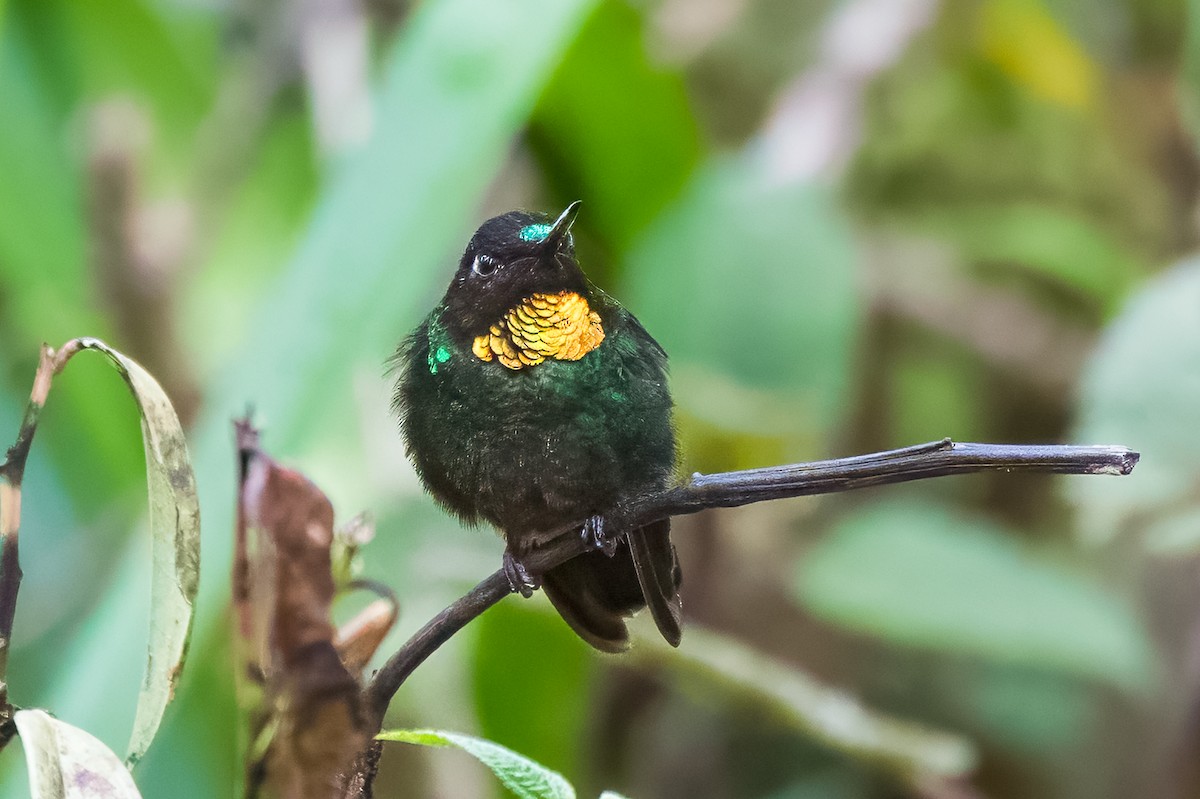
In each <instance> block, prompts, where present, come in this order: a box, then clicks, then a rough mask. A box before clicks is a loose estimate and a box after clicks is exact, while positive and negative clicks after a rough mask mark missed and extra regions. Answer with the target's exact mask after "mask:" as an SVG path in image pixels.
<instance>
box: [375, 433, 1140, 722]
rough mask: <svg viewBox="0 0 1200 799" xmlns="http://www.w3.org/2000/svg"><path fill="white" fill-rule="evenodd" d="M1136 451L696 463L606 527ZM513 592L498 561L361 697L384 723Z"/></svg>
mask: <svg viewBox="0 0 1200 799" xmlns="http://www.w3.org/2000/svg"><path fill="white" fill-rule="evenodd" d="M1138 457H1139V455H1138V453H1136V452H1133V451H1131V450H1129V449H1127V448H1125V447H1116V446H1101V447H1085V446H1056V445H1041V446H1035V445H1022V444H956V443H954V442H952V441H951V440H950V439H949V438H946V439H942V440H941V441H933V442H930V443H928V444H920V445H917V446H915V447H906V448H904V449H896V450H889V451H887V452H877V453H873V454H870V455H858V456H856V457H852V458H837V459H834V460H826V461H813V462H811V463H798V464H791V465H788V466H774V467H770V468H766V469H747V470H745V471H738V472H722V473H720V474H711V475H704V474H699V473H697V474H694V475H692V478H691V480H690V481H689V482H687V483H686V484H684V485H682V486H676V487H672V488H667V489H665V490H663V491H658V492H655V493H653V494H647V495H645V496H641V497H637V498H636V499H634V500H633V501H631V502H629V503H627V504H625V505H623V506H620V507H618V508H616V509H615V511H614V512H613V513H611V514H609V515H607V516H606V517H605V520H606V522H607V525H608V529H609V530H610V531H614V530H615V531H616V532H617V533H618V534H619V533H620V532H621V531H624V530H630V529H634V528H636V527H640V526H642V525H644V524H649V523H650V522H653V521H657V520H659V519H665V518H667V517H670V516H682V515H686V514H691V513H698V512H699V511H702V510H706V509H708V508H733V507H738V506H741V505H749V504H751V503H754V502H763V501H765V500H769V499H786V498H788V497H802V496H810V495H813V494H830V493H835V492H839V491H850V490H852V489H858V488H867V487H870V486H878V485H887V484H889V483H903V482H907V481H909V480H923V479H926V478H930V477H944V476H946V475H953V474H968V473H971V472H982V471H994V470H1001V471H1006V472H1010V471H1026V472H1045V473H1053V474H1112V475H1125V474H1129V473H1130V472H1131V471H1133V467H1134V466H1135V465H1136V464H1137V462H1138ZM576 526H577V525H574V526H573V527H576ZM573 527H571V528H567V529H564V530H563V531H562V532H563V533H564V535H562V536H560V537H559V538H557V539H556V540H555V541H554V543H552V544H551V545H549V546H547V547H544V548H542V549H539V550H535V551H533V552H531V553H530V554H529V555H528V556H526V557H525V558H524V560H523V563H524V565H525V567H526V568H527V569H528V570H529V571H530V572H532V573H534V574H542V573H545V572H546V571H548V570H550V569H552V568H554V567H555V566H558V565H559V564H561V563H564V562H566V561H568V560H570V559H571V558H573V557H575V556H577V555H581V554H583V553H584V552H585V551H586V550H587V548H588V546H587V544H586V543H585V542H584V541H583V539H582V538H581V537H580V536H575V535H565V533H569V532H570V531H571V530H572V529H573ZM509 593H511V587H510V585H509V583H508V580H507V579H506V578H505V576H504V573H503V571H500V570H498V571H496V572H495V573H494V574H492V575H491V576H489V577H488V578H487V579H485V580H484V581H483V582H481V583H479V585H477V586H475V588H473V589H471V591H470V592H469V593H468V594H467V595H466V596H464V597H462V598H461V599H459V600H458V601H456V602H454V603H453V604H452V605H450V607H448V608H446V609H445V610H443V611H442V612H441V613H439V614H438V615H437V616H435V617H434V618H433V619H432V620H430V621H429V623H427V624H426V625H425V626H424V627H422V628H421V629H420V630H418V631H417V633H416V635H414V636H413V637H412V638H410V639H409V640H408V641H407V642H406V643H405V644H404V645H403V646H402V647H401V648H400V650H399V651H398V652H396V653H395V654H394V655H392V657H391V658H390V659H389V660H388V661H387V663H386V664H384V666H383V667H382V668H381V669H380V670H379V672H378V673H376V675H375V677H374V678H373V679H372V680H371V682H370V683H369V684H368V685H367V687H366V688H365V689H364V703H363V704H364V707H365V708H366V710H367V712H368V713H369V714H370V715H371V718H372V720H373V723H374V724H375V725H376V726H378V725H380V724H382V721H383V714H384V712H385V711H386V710H387V706H388V704H389V703H390V702H391V699H392V697H393V696H394V695H395V694H396V691H398V690H399V689H400V686H401V685H403V684H404V681H405V680H406V679H407V678H408V676H409V675H410V674H412V672H413V670H414V669H415V668H416V667H417V666H419V665H420V664H421V663H423V662H424V661H425V659H426V658H428V657H429V656H430V655H431V654H433V652H434V651H436V650H437V648H438V647H440V646H441V645H442V644H444V643H445V642H446V641H447V640H449V639H450V638H451V637H452V636H453V635H454V634H455V633H457V632H458V631H459V630H461V629H462V628H463V627H465V626H466V625H467V624H468V623H469V622H470V621H471V620H472V619H474V618H475V617H476V616H479V615H480V614H482V613H483V612H484V611H485V610H487V609H488V608H490V607H491V606H492V605H494V604H496V603H497V602H499V601H500V600H501V599H503V598H504V597H506V596H508V594H509Z"/></svg>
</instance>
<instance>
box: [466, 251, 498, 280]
mask: <svg viewBox="0 0 1200 799" xmlns="http://www.w3.org/2000/svg"><path fill="white" fill-rule="evenodd" d="M471 271H472V272H474V273H475V274H477V275H479V276H480V277H491V276H492V275H493V274H495V273H496V262H495V261H494V260H492V259H491V258H488V257H487V256H486V255H476V256H475V262H474V263H472V264H471Z"/></svg>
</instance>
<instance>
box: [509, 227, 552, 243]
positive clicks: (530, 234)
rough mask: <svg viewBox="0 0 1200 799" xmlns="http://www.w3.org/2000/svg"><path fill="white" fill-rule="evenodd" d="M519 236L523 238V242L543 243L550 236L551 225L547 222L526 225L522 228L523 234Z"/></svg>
mask: <svg viewBox="0 0 1200 799" xmlns="http://www.w3.org/2000/svg"><path fill="white" fill-rule="evenodd" d="M517 235H519V236H520V237H521V241H541V240H542V239H544V238H546V237H547V236H549V235H550V225H547V224H546V223H545V222H538V223H537V224H534V225H526V226H525V227H523V228H521V232H520V233H518V234H517Z"/></svg>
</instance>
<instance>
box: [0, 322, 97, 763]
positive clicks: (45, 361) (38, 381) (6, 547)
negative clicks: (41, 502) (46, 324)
mask: <svg viewBox="0 0 1200 799" xmlns="http://www.w3.org/2000/svg"><path fill="white" fill-rule="evenodd" d="M86 341H87V340H85V339H72V340H71V341H68V342H67V343H66V344H64V345H63V346H61V347H59V348H58V349H57V350H54V349H51V348H50V347H47V346H45V345H43V346H42V351H41V355H40V356H39V358H38V368H37V373H36V374H35V375H34V377H33V389H32V390H31V391H30V393H29V404H28V405H26V406H25V417H24V418H23V419H22V420H21V427H20V429H19V430H18V431H17V440H16V442H15V443H14V444H13V445H12V446H11V447H9V448H8V452H7V453H6V455H5V458H4V462H3V463H0V728H3V727H5V726H6V725H7V724H8V722H9V721H11V719H12V714H13V708H12V705H11V704H10V703H9V701H8V652H9V649H10V647H11V644H12V628H13V621H14V619H15V618H16V615H17V594H18V593H19V592H20V590H21V577H22V573H21V558H20V531H21V481H22V480H23V479H24V478H25V462H26V460H28V459H29V450H30V448H31V447H32V446H33V436H34V433H36V432H37V424H38V417H39V416H40V415H41V412H42V408H43V407H44V406H45V404H46V397H47V396H49V394H50V383H51V381H52V380H53V378H54V375H56V374H58V373H59V372H61V371H62V369H63V367H64V366H66V365H67V361H69V360H70V359H71V357H72V356H73V355H74V354H75V353H77V352H79V351H80V350H81V349H83V348H84V347H85V346H86ZM10 739H11V736H8V737H2V738H0V749H2V748H3V747H4V744H6V743H7V742H8V740H10Z"/></svg>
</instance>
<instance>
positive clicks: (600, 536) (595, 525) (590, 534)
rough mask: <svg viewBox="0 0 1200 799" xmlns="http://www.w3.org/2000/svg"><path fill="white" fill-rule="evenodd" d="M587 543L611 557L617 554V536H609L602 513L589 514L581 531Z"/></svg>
mask: <svg viewBox="0 0 1200 799" xmlns="http://www.w3.org/2000/svg"><path fill="white" fill-rule="evenodd" d="M579 535H580V537H581V538H583V541H584V543H585V544H587V545H588V546H589V547H591V548H592V549H598V550H600V551H601V552H603V553H604V554H605V555H608V556H609V557H610V558H611V557H612V556H613V555H615V554H617V539H616V536H609V535H608V533H607V532H605V530H604V517H603V516H601V515H600V514H596V515H595V516H589V517H588V520H587V521H586V522H584V523H583V527H582V528H581V529H580V531H579Z"/></svg>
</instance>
